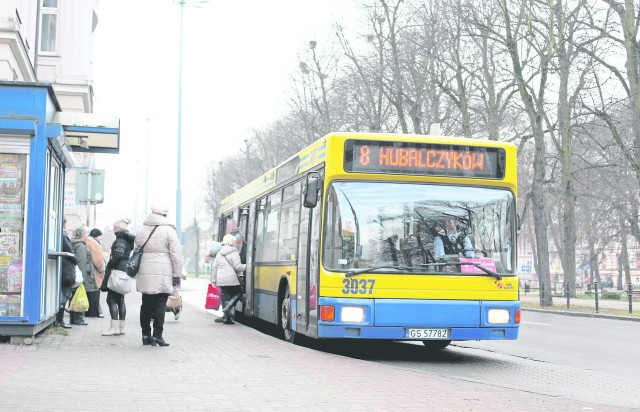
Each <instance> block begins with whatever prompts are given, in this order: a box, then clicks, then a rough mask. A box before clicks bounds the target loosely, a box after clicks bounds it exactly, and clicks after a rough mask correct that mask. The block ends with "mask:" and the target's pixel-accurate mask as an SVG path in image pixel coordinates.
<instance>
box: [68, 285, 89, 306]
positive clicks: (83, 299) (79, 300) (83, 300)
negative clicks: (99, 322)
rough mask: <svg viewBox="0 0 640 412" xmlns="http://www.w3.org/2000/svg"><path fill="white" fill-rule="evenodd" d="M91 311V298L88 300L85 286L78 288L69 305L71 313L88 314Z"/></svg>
mask: <svg viewBox="0 0 640 412" xmlns="http://www.w3.org/2000/svg"><path fill="white" fill-rule="evenodd" d="M88 310H89V298H87V291H86V290H85V288H84V284H82V285H80V286H78V289H76V293H74V294H73V298H71V303H69V312H86V311H88Z"/></svg>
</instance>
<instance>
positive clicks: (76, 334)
mask: <svg viewBox="0 0 640 412" xmlns="http://www.w3.org/2000/svg"><path fill="white" fill-rule="evenodd" d="M189 293H190V292H189V291H188V287H187V286H185V294H187V295H188V294H189ZM191 293H193V291H192V292H191ZM103 295H104V294H103ZM102 298H103V305H105V303H104V296H103V297H102ZM202 300H204V296H203V297H202ZM126 301H127V317H128V320H127V325H126V335H124V336H114V337H107V336H101V332H102V331H104V330H106V329H107V328H108V325H109V319H108V317H107V318H104V319H88V320H89V322H90V324H89V325H88V326H74V327H73V329H71V330H70V331H69V332H70V333H69V335H68V336H64V335H60V334H46V333H43V334H41V335H39V336H38V337H37V339H36V342H35V343H34V344H33V345H31V346H14V345H6V344H5V345H0V411H19V410H24V411H62V410H64V411H102V410H122V411H152V410H153V411H174V410H175V411H185V410H188V411H190V412H193V411H209V410H212V411H220V410H222V411H230V410H283V409H301V408H305V409H308V410H314V411H315V410H349V411H371V410H403V409H404V410H454V411H477V410H479V411H483V410H487V411H489V410H492V411H494V410H510V411H531V410H557V411H583V410H598V411H600V410H606V411H609V410H628V409H624V408H621V407H614V406H611V404H609V405H606V404H603V403H598V402H593V401H585V400H577V399H568V398H566V397H565V396H562V394H561V391H555V390H553V385H554V384H556V385H557V384H560V385H562V384H563V382H562V381H560V380H558V378H557V377H555V375H553V371H549V374H548V376H544V377H543V378H541V379H544V380H546V383H544V384H543V383H541V391H546V393H535V392H531V391H528V390H522V389H519V388H518V382H512V383H511V385H508V386H505V385H504V384H503V382H498V383H496V382H494V380H493V379H491V378H488V379H485V378H483V377H482V376H477V377H475V378H473V379H471V378H460V377H448V376H443V373H442V372H438V373H436V372H433V371H430V370H429V368H428V367H426V368H416V367H414V366H412V365H411V364H408V363H403V362H395V363H384V362H371V361H370V360H367V359H366V356H364V358H365V359H359V358H358V357H353V356H343V355H341V354H336V353H333V352H331V351H330V350H329V351H327V350H316V349H314V348H313V347H307V346H299V345H291V344H288V343H286V342H284V341H282V340H278V339H275V338H273V337H272V336H269V335H267V334H264V333H262V332H261V331H259V330H257V329H254V328H249V327H247V326H245V325H242V324H239V323H238V324H236V325H233V326H228V325H222V324H217V323H214V322H213V320H214V319H215V316H214V315H213V314H212V313H211V312H208V311H205V310H204V309H200V308H199V307H197V306H194V305H192V304H190V303H188V302H189V300H185V301H186V302H187V303H185V308H186V310H185V312H184V314H183V316H182V317H181V319H180V320H179V321H175V320H173V316H171V314H167V320H166V323H165V333H164V337H165V339H166V340H167V341H168V342H169V343H170V344H171V346H169V347H166V348H160V347H151V346H142V345H141V337H140V326H139V323H138V316H139V305H140V295H139V294H138V293H136V292H133V293H131V294H129V295H127V297H126ZM103 308H106V305H105V306H103ZM362 348H363V350H364V351H365V352H366V349H364V348H366V345H363V346H362ZM452 362H460V359H458V360H455V359H454V360H452ZM486 362H487V365H492V364H494V362H493V360H491V359H489V360H486ZM440 364H441V365H442V362H440ZM497 367H498V368H499V367H500V364H499V363H498V366H497ZM527 373H528V372H527V368H522V374H523V379H524V378H525V376H526V374H527ZM575 378H576V379H579V377H578V376H576V377H575ZM561 379H567V377H566V376H562V378H561ZM569 379H571V377H569Z"/></svg>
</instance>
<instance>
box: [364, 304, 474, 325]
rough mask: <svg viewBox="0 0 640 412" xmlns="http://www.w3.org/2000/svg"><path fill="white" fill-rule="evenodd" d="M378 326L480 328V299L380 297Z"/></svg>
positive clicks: (377, 314)
mask: <svg viewBox="0 0 640 412" xmlns="http://www.w3.org/2000/svg"><path fill="white" fill-rule="evenodd" d="M375 315H376V323H375V325H376V326H417V327H455V326H462V327H478V326H480V302H478V301H465V300H411V299H376V311H375Z"/></svg>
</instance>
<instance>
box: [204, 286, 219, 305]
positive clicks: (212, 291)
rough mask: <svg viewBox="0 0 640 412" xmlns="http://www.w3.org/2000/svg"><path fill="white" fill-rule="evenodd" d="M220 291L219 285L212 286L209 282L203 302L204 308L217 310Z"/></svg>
mask: <svg viewBox="0 0 640 412" xmlns="http://www.w3.org/2000/svg"><path fill="white" fill-rule="evenodd" d="M220 293H221V290H220V286H216V287H213V285H212V284H211V283H209V289H208V290H207V300H206V302H205V304H204V308H205V309H215V310H218V309H219V308H220Z"/></svg>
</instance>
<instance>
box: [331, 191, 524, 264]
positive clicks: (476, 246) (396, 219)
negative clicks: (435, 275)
mask: <svg viewBox="0 0 640 412" xmlns="http://www.w3.org/2000/svg"><path fill="white" fill-rule="evenodd" d="M326 199H327V200H326V201H327V204H326V205H327V209H326V212H325V226H324V241H323V242H324V243H323V263H324V266H325V267H326V268H327V269H329V270H336V271H347V270H350V269H356V268H375V267H381V266H398V267H399V268H402V269H401V271H402V272H404V271H406V272H411V273H431V272H446V273H457V274H483V273H485V272H483V271H482V270H480V269H478V267H477V265H480V266H482V267H484V268H487V269H489V270H490V271H494V272H498V273H501V274H513V273H514V271H515V253H514V247H515V222H516V218H515V216H516V210H515V201H514V196H513V193H511V192H510V191H508V190H504V189H492V188H479V187H468V186H445V185H434V184H416V183H392V182H344V181H341V182H333V183H332V184H331V185H330V186H329V189H328V191H327V197H326ZM391 272H393V270H391Z"/></svg>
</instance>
